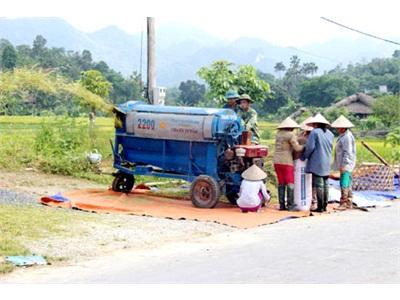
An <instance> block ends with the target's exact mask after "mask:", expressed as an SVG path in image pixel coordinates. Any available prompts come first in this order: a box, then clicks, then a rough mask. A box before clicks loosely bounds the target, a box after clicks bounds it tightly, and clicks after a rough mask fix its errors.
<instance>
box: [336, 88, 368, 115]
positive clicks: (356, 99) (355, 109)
mask: <svg viewBox="0 0 400 300" xmlns="http://www.w3.org/2000/svg"><path fill="white" fill-rule="evenodd" d="M374 102H375V99H374V98H373V97H371V96H368V95H366V94H364V93H356V94H354V95H351V96H349V97H346V98H344V99H342V100H340V101H339V102H337V103H335V104H334V105H332V106H331V107H329V108H328V110H329V109H332V108H339V107H345V108H347V109H348V111H349V112H350V113H352V114H354V115H357V116H359V117H367V116H368V115H371V114H372V105H373V103H374Z"/></svg>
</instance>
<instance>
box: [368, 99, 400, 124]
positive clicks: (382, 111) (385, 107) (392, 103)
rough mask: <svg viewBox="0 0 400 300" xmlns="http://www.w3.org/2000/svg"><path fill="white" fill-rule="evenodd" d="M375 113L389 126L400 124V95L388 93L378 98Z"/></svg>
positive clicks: (374, 106) (374, 108)
mask: <svg viewBox="0 0 400 300" xmlns="http://www.w3.org/2000/svg"><path fill="white" fill-rule="evenodd" d="M373 111H374V115H375V116H376V117H377V118H379V119H380V120H382V123H383V124H384V125H385V126H387V127H392V126H398V125H400V97H399V96H393V95H386V96H382V97H380V98H378V99H377V100H376V102H375V103H374V105H373Z"/></svg>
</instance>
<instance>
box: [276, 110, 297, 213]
mask: <svg viewBox="0 0 400 300" xmlns="http://www.w3.org/2000/svg"><path fill="white" fill-rule="evenodd" d="M298 127H299V124H297V123H296V122H295V121H293V120H292V119H291V118H290V117H288V118H286V119H285V120H284V121H283V122H282V123H281V124H279V126H278V132H277V134H276V139H275V152H274V168H275V172H276V175H277V177H278V199H279V210H286V209H288V210H295V204H294V164H293V153H294V152H295V151H303V148H304V146H302V145H300V144H299V142H298V140H297V136H296V135H295V134H294V132H293V129H295V128H298ZM285 194H286V195H287V197H286V199H287V206H286V203H285Z"/></svg>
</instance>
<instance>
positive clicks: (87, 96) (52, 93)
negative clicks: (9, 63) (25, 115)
mask: <svg viewBox="0 0 400 300" xmlns="http://www.w3.org/2000/svg"><path fill="white" fill-rule="evenodd" d="M57 102H58V103H59V105H60V106H69V108H70V110H71V109H73V108H74V106H75V105H74V104H80V105H82V106H87V107H94V108H96V109H98V110H101V111H104V112H108V111H111V106H110V105H109V104H108V103H107V102H106V101H105V100H104V99H103V98H101V97H100V96H98V95H96V94H94V93H92V92H90V91H89V90H87V89H86V88H84V87H82V86H81V85H80V84H78V83H70V82H67V81H66V80H65V79H64V78H63V77H61V76H58V75H57V74H54V73H51V72H50V73H49V72H45V71H43V70H40V69H38V70H35V69H26V68H17V69H15V70H14V71H13V72H4V73H2V74H0V113H5V114H10V113H15V112H18V111H16V108H18V107H19V108H21V107H23V108H25V109H27V110H28V111H30V112H32V113H33V114H34V113H35V110H36V111H40V110H42V109H52V108H54V104H55V103H57Z"/></svg>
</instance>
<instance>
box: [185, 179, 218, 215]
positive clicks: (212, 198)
mask: <svg viewBox="0 0 400 300" xmlns="http://www.w3.org/2000/svg"><path fill="white" fill-rule="evenodd" d="M200 193H204V194H202V195H201V194H200ZM190 195H191V200H192V203H193V205H194V206H196V207H198V208H214V207H215V206H216V205H217V204H218V201H219V198H220V196H221V191H220V188H219V184H218V182H217V181H216V180H215V179H214V178H213V177H211V176H207V175H200V176H198V177H196V179H195V180H194V181H193V182H192V185H191V187H190Z"/></svg>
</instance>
